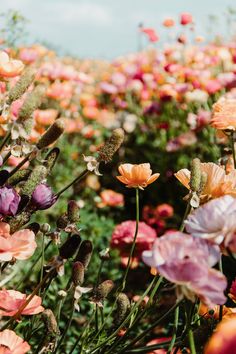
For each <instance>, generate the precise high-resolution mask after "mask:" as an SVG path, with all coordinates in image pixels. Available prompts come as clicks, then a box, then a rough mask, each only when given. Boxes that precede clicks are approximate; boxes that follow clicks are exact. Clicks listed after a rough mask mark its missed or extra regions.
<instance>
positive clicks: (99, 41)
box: [0, 0, 236, 59]
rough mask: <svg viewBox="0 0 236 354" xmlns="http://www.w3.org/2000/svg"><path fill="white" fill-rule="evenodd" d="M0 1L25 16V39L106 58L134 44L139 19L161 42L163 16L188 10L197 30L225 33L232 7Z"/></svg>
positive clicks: (230, 0)
mask: <svg viewBox="0 0 236 354" xmlns="http://www.w3.org/2000/svg"><path fill="white" fill-rule="evenodd" d="M0 4H1V6H0V11H1V12H4V11H7V10H9V9H14V10H19V11H20V13H21V14H22V15H24V16H25V17H26V18H27V19H28V20H29V23H28V24H27V26H26V29H27V31H28V33H29V35H28V40H29V41H31V42H33V41H34V42H35V41H41V42H42V41H44V42H47V43H49V44H52V45H53V46H54V47H56V48H58V49H60V51H61V53H63V54H70V55H75V56H79V57H83V58H84V57H92V58H107V59H111V58H114V57H116V56H120V55H123V54H126V53H129V52H133V51H136V50H137V43H138V35H137V26H138V24H139V23H143V24H144V25H145V26H147V27H154V28H155V29H156V31H157V32H158V34H159V35H160V38H161V41H162V42H164V41H165V40H167V34H166V30H165V29H163V28H162V26H161V22H162V21H163V19H164V18H165V17H167V16H171V17H173V18H175V19H176V20H177V19H178V18H179V14H180V13H181V12H190V13H192V14H193V16H194V19H195V22H196V28H197V31H196V32H197V34H198V35H205V34H206V33H208V34H209V32H210V30H212V31H215V30H216V29H218V31H220V32H221V33H226V32H227V26H226V16H225V15H224V14H225V12H226V9H227V7H228V6H230V7H233V8H235V9H236V2H235V0H0ZM210 14H211V15H216V16H218V17H219V21H218V23H217V25H216V24H215V23H214V22H212V23H211V25H210V24H209V22H208V20H207V19H208V15H210ZM209 25H210V26H211V28H209ZM215 33H216V31H215ZM159 45H160V44H159Z"/></svg>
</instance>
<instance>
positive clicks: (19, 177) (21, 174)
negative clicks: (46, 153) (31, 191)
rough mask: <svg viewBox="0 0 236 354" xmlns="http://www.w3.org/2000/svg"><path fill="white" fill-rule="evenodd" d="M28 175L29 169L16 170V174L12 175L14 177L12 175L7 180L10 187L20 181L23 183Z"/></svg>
mask: <svg viewBox="0 0 236 354" xmlns="http://www.w3.org/2000/svg"><path fill="white" fill-rule="evenodd" d="M30 173H31V170H29V169H26V170H18V171H17V172H16V173H14V175H12V176H11V177H10V178H9V179H8V183H9V184H10V185H11V186H15V185H16V184H17V183H19V182H21V181H25V180H26V179H27V178H28V177H29V175H30Z"/></svg>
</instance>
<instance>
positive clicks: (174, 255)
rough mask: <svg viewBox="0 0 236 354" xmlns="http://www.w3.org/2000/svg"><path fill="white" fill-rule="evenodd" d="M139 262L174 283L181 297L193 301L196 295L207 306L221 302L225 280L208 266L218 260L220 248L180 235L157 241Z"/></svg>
mask: <svg viewBox="0 0 236 354" xmlns="http://www.w3.org/2000/svg"><path fill="white" fill-rule="evenodd" d="M142 257H143V261H144V263H146V264H148V265H149V266H151V267H154V268H157V269H158V271H159V273H160V274H161V275H162V276H164V277H165V278H166V279H168V280H169V281H171V282H172V283H175V284H177V290H178V291H181V296H183V295H184V296H186V297H187V298H188V299H190V300H192V301H193V300H194V297H195V295H197V296H198V297H199V298H200V299H201V301H202V302H204V303H205V304H206V305H208V306H212V305H215V304H217V305H222V304H224V303H225V300H226V298H225V296H224V290H225V288H226V286H227V282H226V278H225V276H224V275H223V274H221V273H220V272H219V271H217V270H215V269H212V268H211V267H212V266H213V265H215V264H216V263H217V261H218V260H219V258H220V249H219V247H218V246H217V245H211V244H209V243H208V242H207V241H205V240H203V239H200V238H194V237H193V236H191V235H187V234H184V233H182V232H174V233H168V234H166V235H164V236H162V237H160V238H158V239H157V240H156V241H155V242H154V245H153V248H152V250H151V251H144V252H143V256H142Z"/></svg>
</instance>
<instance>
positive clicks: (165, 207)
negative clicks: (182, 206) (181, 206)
mask: <svg viewBox="0 0 236 354" xmlns="http://www.w3.org/2000/svg"><path fill="white" fill-rule="evenodd" d="M156 212H157V214H158V216H159V217H160V218H170V217H171V216H173V214H174V209H173V207H172V206H171V205H170V204H167V203H164V204H160V205H158V206H157V207H156Z"/></svg>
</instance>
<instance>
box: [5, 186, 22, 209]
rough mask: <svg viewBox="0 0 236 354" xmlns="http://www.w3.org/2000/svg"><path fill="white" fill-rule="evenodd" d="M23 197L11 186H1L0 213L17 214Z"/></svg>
mask: <svg viewBox="0 0 236 354" xmlns="http://www.w3.org/2000/svg"><path fill="white" fill-rule="evenodd" d="M20 200H21V197H20V196H19V194H18V193H17V192H16V191H15V189H14V188H12V187H10V186H5V187H1V188H0V215H1V216H15V215H16V213H17V210H18V207H19V203H20Z"/></svg>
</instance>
